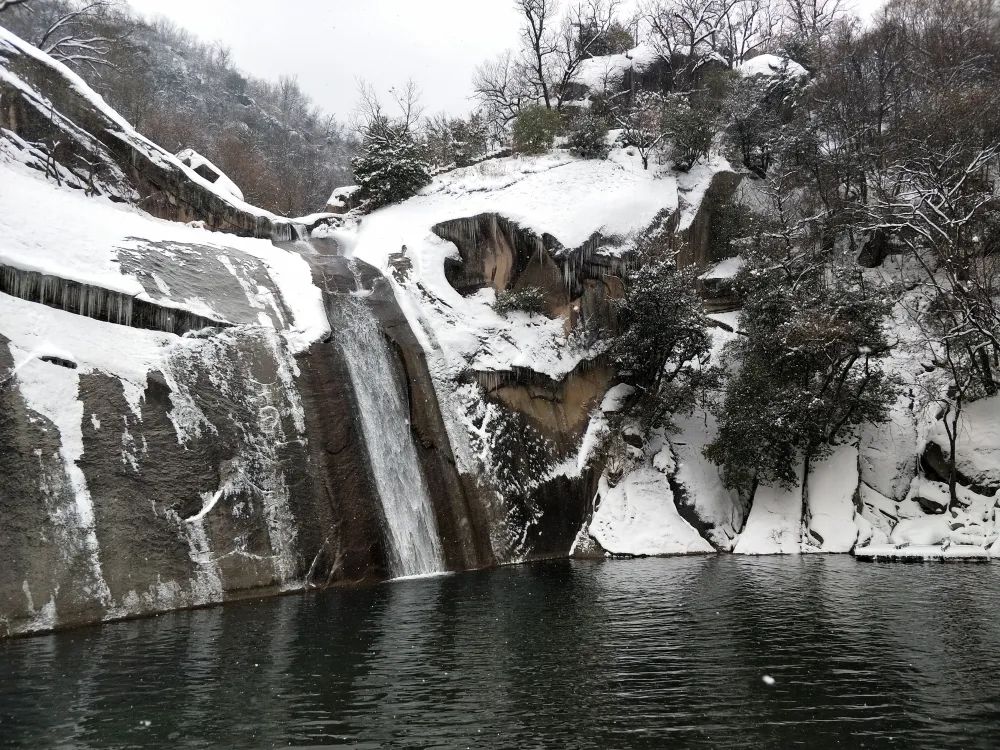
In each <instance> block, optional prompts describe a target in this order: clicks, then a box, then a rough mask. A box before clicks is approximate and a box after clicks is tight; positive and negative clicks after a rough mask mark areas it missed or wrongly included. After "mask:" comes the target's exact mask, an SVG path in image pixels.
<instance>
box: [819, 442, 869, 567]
mask: <svg viewBox="0 0 1000 750" xmlns="http://www.w3.org/2000/svg"><path fill="white" fill-rule="evenodd" d="M857 491H858V449H857V448H856V447H855V446H853V445H840V446H837V447H836V448H835V449H834V451H833V453H832V454H831V455H829V456H827V457H826V458H823V459H820V460H817V461H813V463H812V466H810V467H809V477H808V480H807V494H806V498H807V513H808V515H809V525H808V529H807V533H808V534H809V536H810V537H811V538H812V540H813V543H814V544H815V545H816V546H817V547H818V548H819V549H820V550H821V551H822V552H850V551H851V549H852V548H853V547H854V544H855V542H856V541H857V538H858V528H857V526H856V525H855V523H854V514H855V506H854V496H855V494H856V493H857Z"/></svg>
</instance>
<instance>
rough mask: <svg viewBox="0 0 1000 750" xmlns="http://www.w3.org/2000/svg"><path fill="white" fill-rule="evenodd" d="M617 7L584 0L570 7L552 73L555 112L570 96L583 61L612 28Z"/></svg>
mask: <svg viewBox="0 0 1000 750" xmlns="http://www.w3.org/2000/svg"><path fill="white" fill-rule="evenodd" d="M620 6H621V0H587V2H580V3H577V4H576V5H573V6H571V7H570V8H569V11H568V12H567V13H566V15H565V16H564V17H563V20H562V27H561V29H560V33H559V36H558V44H557V48H556V51H555V54H554V58H555V65H554V70H553V71H552V72H553V74H554V79H555V80H554V84H555V85H554V87H553V88H554V89H555V96H556V108H557V109H561V108H562V105H563V103H564V102H565V101H566V99H567V97H568V96H569V94H570V92H571V90H572V84H573V83H574V82H575V81H576V78H577V76H578V74H579V72H580V67H581V66H582V65H583V62H584V61H585V60H587V59H589V58H590V57H591V56H592V54H591V51H592V50H593V49H594V48H596V47H597V45H598V44H599V43H600V42H601V41H602V40H603V39H604V38H605V36H606V35H607V34H608V32H609V31H610V30H611V29H612V27H613V25H614V24H615V21H616V16H617V13H618V9H619V7H620Z"/></svg>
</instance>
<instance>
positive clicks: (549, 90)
mask: <svg viewBox="0 0 1000 750" xmlns="http://www.w3.org/2000/svg"><path fill="white" fill-rule="evenodd" d="M621 3H622V0H581V1H580V2H577V3H575V4H573V5H571V6H569V7H568V8H567V10H566V12H565V14H563V15H562V16H560V15H559V13H558V11H559V9H558V6H557V3H556V2H555V0H514V5H515V7H516V8H517V10H518V12H519V13H520V15H521V16H522V17H523V19H524V20H523V22H522V25H521V32H520V36H521V39H520V46H519V48H518V49H517V50H516V51H513V52H507V53H505V54H503V55H501V56H500V57H498V58H496V59H495V60H491V61H489V62H487V63H485V64H483V65H481V66H480V67H479V68H478V69H477V70H476V75H475V78H474V81H473V85H474V88H475V97H476V99H477V100H478V101H479V103H480V105H481V106H482V108H483V110H484V111H485V112H487V113H488V117H489V119H490V121H491V124H492V125H493V127H494V129H495V130H497V131H499V132H502V131H504V130H505V129H506V127H507V125H508V124H509V123H510V122H511V121H512V120H513V119H514V118H515V117H517V115H518V113H519V112H520V111H521V110H522V109H523V108H524V107H525V106H527V105H529V104H540V105H541V106H544V107H546V108H547V109H562V107H563V105H564V104H565V102H566V101H567V100H568V98H569V97H570V96H571V95H572V94H573V84H574V83H575V82H576V80H577V77H578V75H579V72H580V68H581V66H582V65H583V63H584V61H585V60H587V59H588V58H590V57H591V55H592V50H593V49H595V48H596V47H597V46H598V44H599V42H601V41H602V40H603V39H604V38H605V36H606V35H607V34H608V33H609V32H610V31H611V30H612V29H613V28H614V26H615V23H616V13H617V11H618V9H619V8H620V7H621Z"/></svg>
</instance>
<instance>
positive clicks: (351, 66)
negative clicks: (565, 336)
mask: <svg viewBox="0 0 1000 750" xmlns="http://www.w3.org/2000/svg"><path fill="white" fill-rule="evenodd" d="M884 1H885V0H854V4H855V5H856V7H858V9H859V11H860V12H861V14H862V15H863V16H870V15H871V13H872V12H874V10H875V9H876V8H878V7H880V6H881V5H882V4H883V3H884ZM129 2H130V3H131V4H132V5H133V6H134V7H135V8H136V9H137V10H139V11H140V12H142V13H145V14H147V15H165V16H167V17H169V18H171V19H173V20H174V21H176V22H177V23H178V24H180V25H181V26H184V27H186V28H188V29H190V30H191V31H192V32H194V33H195V34H197V35H198V36H199V37H201V38H202V39H203V40H204V41H209V42H211V41H215V40H219V41H221V42H222V43H223V44H225V45H227V46H228V47H230V48H231V49H232V52H233V62H234V63H235V64H236V65H237V66H239V67H240V68H242V69H243V70H245V71H247V72H248V73H251V74H253V75H256V76H259V77H262V78H271V79H276V78H277V77H278V76H279V75H283V74H285V75H289V74H290V75H297V76H298V79H299V83H300V84H301V86H302V89H303V90H304V91H305V92H306V93H308V94H309V95H310V96H311V97H312V98H313V99H314V100H315V101H316V103H317V104H319V105H320V106H321V107H322V108H323V109H325V110H326V111H327V112H332V113H334V114H336V115H338V116H339V117H340V118H341V119H345V118H346V117H347V116H348V115H350V113H351V112H352V111H353V109H354V104H355V101H356V99H357V82H358V79H361V78H363V79H365V80H366V81H369V82H371V83H372V84H374V85H375V87H376V88H377V89H378V90H380V91H383V92H384V91H386V90H388V89H389V87H391V86H399V85H400V84H402V83H405V82H406V80H407V79H408V78H413V79H414V80H415V81H417V83H418V84H419V85H420V87H421V90H422V92H423V99H424V104H425V105H426V108H427V112H428V114H431V113H434V112H439V111H448V112H454V113H462V112H465V111H467V110H468V109H469V108H470V102H469V95H470V92H471V81H472V74H473V71H474V70H475V67H476V65H478V64H479V63H480V62H482V61H483V60H485V59H487V58H490V57H494V56H495V55H497V54H499V53H500V52H502V51H503V50H504V49H506V48H508V47H510V46H511V45H513V44H514V42H515V41H516V37H517V29H518V25H519V16H518V15H517V14H516V13H515V12H514V10H513V8H512V5H513V3H512V2H511V0H129Z"/></svg>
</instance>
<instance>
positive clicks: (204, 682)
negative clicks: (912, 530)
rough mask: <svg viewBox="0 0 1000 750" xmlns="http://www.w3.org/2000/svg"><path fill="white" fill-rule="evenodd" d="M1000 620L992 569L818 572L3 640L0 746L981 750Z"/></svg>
mask: <svg viewBox="0 0 1000 750" xmlns="http://www.w3.org/2000/svg"><path fill="white" fill-rule="evenodd" d="M998 605H1000V568H998V567H996V566H949V565H923V566H921V565H917V566H899V565H877V564H876V565H870V564H868V565H865V564H858V563H855V562H854V561H853V560H851V559H849V558H829V557H803V558H801V559H789V558H783V559H777V558H774V559H769V558H760V559H739V558H732V557H704V558H689V559H688V558H677V559H668V560H643V561H630V562H629V561H620V562H588V563H552V564H544V565H534V566H524V567H516V568H507V569H502V570H496V571H491V572H486V573H479V574H470V575H462V576H446V577H439V578H429V579H421V580H413V581H406V582H399V583H394V584H387V585H384V586H378V587H374V588H368V589H359V590H349V591H337V592H330V593H327V594H324V595H319V596H309V597H284V598H279V599H271V600H266V601H260V602H246V603H240V604H234V605H230V606H227V607H223V608H216V609H209V610H201V611H197V612H187V613H174V614H169V615H164V616H162V617H158V618H155V619H150V620H143V621H136V622H130V623H119V624H114V625H108V626H104V627H100V628H91V629H84V630H78V631H73V632H69V633H65V634H61V635H56V636H48V637H39V638H32V639H26V640H19V641H10V642H5V643H3V644H0V674H2V675H3V680H2V682H0V745H3V746H9V747H66V748H70V747H72V748H78V747H150V746H170V747H236V748H257V747H273V746H287V745H291V746H298V747H321V746H338V745H349V746H353V747H369V748H376V747H406V748H410V747H467V746H477V747H510V748H528V747H564V746H572V747H583V748H608V747H636V748H663V747H690V746H700V747H785V746H794V745H803V746H806V747H814V748H815V747H881V746H900V747H977V746H978V747H990V746H992V745H994V735H995V730H996V728H997V727H998V726H1000V686H998V685H997V682H996V679H995V676H996V674H997V673H998V668H1000V623H998V621H997V612H998ZM765 674H766V675H771V676H772V677H773V678H774V684H773V685H767V684H765V683H764V681H763V680H762V677H763V676H764V675H765Z"/></svg>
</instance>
